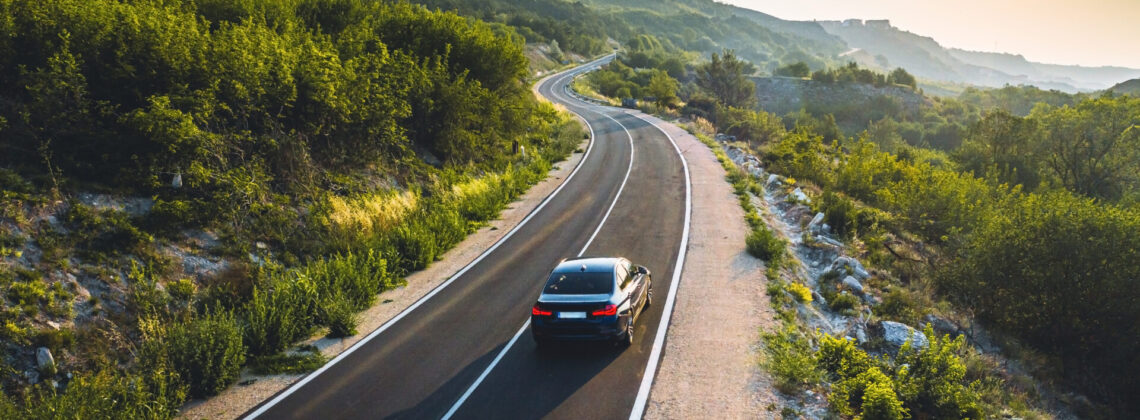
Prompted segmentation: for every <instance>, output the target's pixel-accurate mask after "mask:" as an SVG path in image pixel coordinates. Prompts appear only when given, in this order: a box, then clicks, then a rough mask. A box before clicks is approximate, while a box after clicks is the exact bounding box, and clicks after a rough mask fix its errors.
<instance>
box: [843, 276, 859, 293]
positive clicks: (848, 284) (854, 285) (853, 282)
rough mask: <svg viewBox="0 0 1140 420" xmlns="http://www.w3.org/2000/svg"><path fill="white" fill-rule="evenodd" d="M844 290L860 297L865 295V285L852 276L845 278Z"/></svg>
mask: <svg viewBox="0 0 1140 420" xmlns="http://www.w3.org/2000/svg"><path fill="white" fill-rule="evenodd" d="M843 288H845V289H847V290H850V291H852V292H855V293H857V294H860V295H862V294H863V283H860V282H859V280H857V279H855V277H852V276H847V277H844V278H843Z"/></svg>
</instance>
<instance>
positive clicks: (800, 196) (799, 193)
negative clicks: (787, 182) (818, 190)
mask: <svg viewBox="0 0 1140 420" xmlns="http://www.w3.org/2000/svg"><path fill="white" fill-rule="evenodd" d="M792 198H794V199H795V200H796V201H799V202H801V203H808V204H811V199H810V198H808V196H807V194H804V190H801V189H800V187H796V190H795V191H792Z"/></svg>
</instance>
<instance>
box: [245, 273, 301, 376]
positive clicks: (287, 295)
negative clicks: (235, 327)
mask: <svg viewBox="0 0 1140 420" xmlns="http://www.w3.org/2000/svg"><path fill="white" fill-rule="evenodd" d="M261 277H262V281H261V284H260V285H259V286H258V287H257V288H255V289H254V291H253V297H252V299H250V301H249V302H248V303H247V304H246V305H245V309H244V311H242V320H243V321H244V324H243V332H244V342H245V345H246V346H247V347H248V349H249V354H250V355H253V356H264V355H269V354H274V353H277V352H280V351H282V350H284V349H286V348H288V347H289V345H290V344H292V343H293V342H294V341H296V340H298V339H301V338H304V337H305V336H307V335H308V334H309V333H310V332H311V331H312V330H313V328H314V327H315V326H316V323H317V322H318V320H319V317H318V316H317V314H318V311H317V304H318V302H319V300H318V299H319V295H318V294H317V289H316V287H315V286H314V285H313V282H312V281H311V280H310V279H308V278H306V277H303V276H301V277H298V276H296V275H295V274H294V273H291V272H288V271H284V270H281V269H279V268H269V269H263V270H262V273H261Z"/></svg>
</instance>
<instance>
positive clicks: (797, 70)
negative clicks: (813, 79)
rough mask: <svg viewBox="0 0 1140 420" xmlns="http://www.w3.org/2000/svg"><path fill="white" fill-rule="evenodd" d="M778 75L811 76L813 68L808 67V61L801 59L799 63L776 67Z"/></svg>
mask: <svg viewBox="0 0 1140 420" xmlns="http://www.w3.org/2000/svg"><path fill="white" fill-rule="evenodd" d="M776 75H777V76H787V77H808V76H811V68H809V67H808V65H807V63H805V62H803V61H800V62H798V63H795V64H788V65H786V66H784V67H780V68H778V69H776Z"/></svg>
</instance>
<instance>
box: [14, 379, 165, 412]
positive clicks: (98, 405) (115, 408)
mask: <svg viewBox="0 0 1140 420" xmlns="http://www.w3.org/2000/svg"><path fill="white" fill-rule="evenodd" d="M169 375H170V373H169V372H167V371H162V370H158V371H151V372H140V374H138V375H132V374H121V373H118V372H115V371H113V370H102V371H99V372H98V373H95V374H85V375H79V376H77V377H76V378H75V379H72V380H71V382H69V383H68V385H67V388H66V391H64V392H57V391H55V389H54V388H53V387H50V386H47V385H43V386H40V387H37V388H36V389H34V390H33V391H32V392H31V395H29V396H28V397H27V399H26V400H25V404H24V407H22V408H20V407H15V406H14V404H12V403H11V402H9V401H8V400H7V397H6V396H5V397H3V399H0V416H3V417H4V418H23V419H29V420H38V419H43V420H48V419H123V420H128V419H169V418H174V416H175V415H176V414H177V413H178V407H179V406H181V404H182V403H183V401H184V400H185V391H181V390H178V389H173V390H172V389H170V388H167V386H168V385H170V384H169V383H168V382H167V379H168V378H169ZM175 376H176V375H175ZM14 413H15V414H14Z"/></svg>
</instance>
